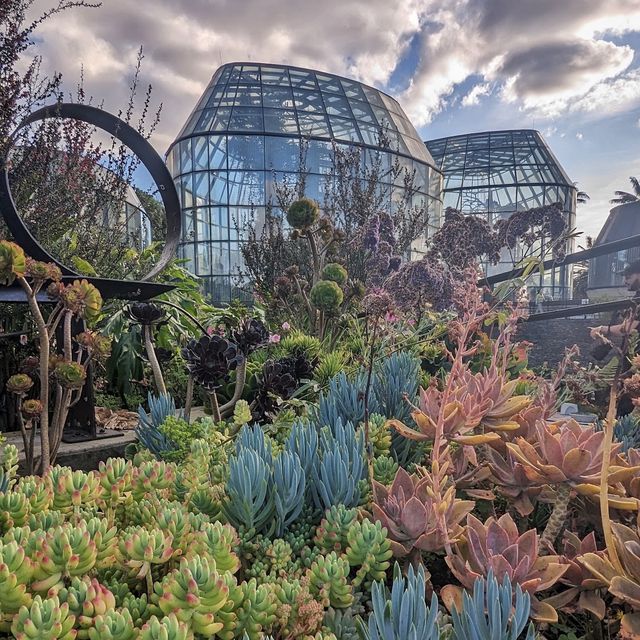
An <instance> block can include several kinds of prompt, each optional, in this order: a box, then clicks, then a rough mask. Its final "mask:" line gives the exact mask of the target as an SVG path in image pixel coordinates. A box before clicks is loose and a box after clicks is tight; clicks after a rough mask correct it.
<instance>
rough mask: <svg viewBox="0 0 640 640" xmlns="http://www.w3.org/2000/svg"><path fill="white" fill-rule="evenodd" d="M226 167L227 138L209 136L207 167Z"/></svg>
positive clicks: (214, 168)
mask: <svg viewBox="0 0 640 640" xmlns="http://www.w3.org/2000/svg"><path fill="white" fill-rule="evenodd" d="M226 168H227V138H226V137H225V136H209V169H213V170H216V169H226Z"/></svg>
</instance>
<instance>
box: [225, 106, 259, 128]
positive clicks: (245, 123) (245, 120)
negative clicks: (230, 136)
mask: <svg viewBox="0 0 640 640" xmlns="http://www.w3.org/2000/svg"><path fill="white" fill-rule="evenodd" d="M229 130H230V131H262V110H261V109H255V108H252V107H236V108H234V110H233V113H232V114H231V120H230V121H229Z"/></svg>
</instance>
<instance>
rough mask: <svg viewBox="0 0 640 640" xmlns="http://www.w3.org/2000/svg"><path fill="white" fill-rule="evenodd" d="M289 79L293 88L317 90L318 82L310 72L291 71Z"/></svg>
mask: <svg viewBox="0 0 640 640" xmlns="http://www.w3.org/2000/svg"><path fill="white" fill-rule="evenodd" d="M289 77H290V78H291V86H292V87H298V88H299V89H316V88H317V86H316V80H315V77H314V74H313V73H312V72H309V71H296V70H294V69H289Z"/></svg>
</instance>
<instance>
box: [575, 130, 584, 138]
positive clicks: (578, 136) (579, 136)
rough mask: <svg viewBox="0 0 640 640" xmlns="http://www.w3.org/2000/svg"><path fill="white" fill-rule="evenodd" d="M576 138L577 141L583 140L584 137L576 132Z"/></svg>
mask: <svg viewBox="0 0 640 640" xmlns="http://www.w3.org/2000/svg"><path fill="white" fill-rule="evenodd" d="M576 138H577V139H578V140H582V138H584V135H583V134H582V132H581V131H578V132H577V133H576Z"/></svg>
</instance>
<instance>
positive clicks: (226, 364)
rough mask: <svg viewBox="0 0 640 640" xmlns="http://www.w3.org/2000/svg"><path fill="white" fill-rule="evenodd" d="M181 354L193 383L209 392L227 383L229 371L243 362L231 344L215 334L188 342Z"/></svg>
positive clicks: (238, 352) (234, 346)
mask: <svg viewBox="0 0 640 640" xmlns="http://www.w3.org/2000/svg"><path fill="white" fill-rule="evenodd" d="M181 353H182V357H183V358H184V360H185V362H186V363H187V369H188V370H189V373H190V374H191V376H192V377H193V379H194V381H195V382H196V383H197V384H199V385H201V386H202V387H204V388H205V389H206V390H207V391H209V392H212V391H215V390H216V389H218V388H219V387H221V386H222V385H223V384H224V383H225V382H228V381H229V377H230V373H231V371H233V370H234V369H236V368H237V367H238V365H239V364H240V363H241V362H242V361H243V360H244V356H243V355H242V352H241V351H240V350H239V349H238V347H236V345H235V344H234V343H233V342H230V341H229V340H227V339H225V338H223V337H222V336H218V335H215V334H214V335H211V336H208V335H205V336H202V337H201V338H200V339H199V340H189V342H188V343H187V345H186V346H185V347H184V348H183V349H182V352H181Z"/></svg>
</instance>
